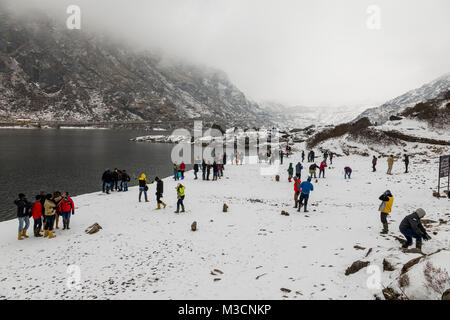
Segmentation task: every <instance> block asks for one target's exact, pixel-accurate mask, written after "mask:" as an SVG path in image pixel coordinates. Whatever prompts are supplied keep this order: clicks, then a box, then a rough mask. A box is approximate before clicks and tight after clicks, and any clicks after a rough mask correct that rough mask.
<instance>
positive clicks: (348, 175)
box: [344, 167, 352, 179]
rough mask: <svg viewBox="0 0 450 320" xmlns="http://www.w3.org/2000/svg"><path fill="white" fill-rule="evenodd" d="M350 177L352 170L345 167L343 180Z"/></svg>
mask: <svg viewBox="0 0 450 320" xmlns="http://www.w3.org/2000/svg"><path fill="white" fill-rule="evenodd" d="M351 175H352V168H350V167H345V168H344V179H347V177H348V178H349V179H350V178H351Z"/></svg>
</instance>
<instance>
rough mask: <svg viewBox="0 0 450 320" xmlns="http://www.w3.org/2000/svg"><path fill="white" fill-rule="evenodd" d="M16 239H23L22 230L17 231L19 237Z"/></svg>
mask: <svg viewBox="0 0 450 320" xmlns="http://www.w3.org/2000/svg"><path fill="white" fill-rule="evenodd" d="M17 240H23V238H22V232H19V237H18V238H17Z"/></svg>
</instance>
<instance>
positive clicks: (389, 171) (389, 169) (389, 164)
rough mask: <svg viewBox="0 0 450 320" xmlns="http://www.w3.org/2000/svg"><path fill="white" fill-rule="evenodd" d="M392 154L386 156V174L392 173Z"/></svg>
mask: <svg viewBox="0 0 450 320" xmlns="http://www.w3.org/2000/svg"><path fill="white" fill-rule="evenodd" d="M394 161H395V160H394V156H393V155H391V156H390V157H388V159H387V163H388V170H387V174H392V166H393V165H394Z"/></svg>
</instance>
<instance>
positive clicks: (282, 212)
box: [281, 210, 289, 216]
mask: <svg viewBox="0 0 450 320" xmlns="http://www.w3.org/2000/svg"><path fill="white" fill-rule="evenodd" d="M281 215H282V216H289V213H288V212H286V211H284V210H283V211H281Z"/></svg>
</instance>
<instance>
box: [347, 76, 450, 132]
mask: <svg viewBox="0 0 450 320" xmlns="http://www.w3.org/2000/svg"><path fill="white" fill-rule="evenodd" d="M448 90H450V73H447V74H445V75H443V76H441V77H439V78H438V79H436V80H434V81H432V82H430V83H427V84H425V85H423V86H422V87H420V88H417V89H414V90H411V91H408V92H407V93H405V94H403V95H401V96H399V97H397V98H395V99H392V100H390V101H388V102H386V103H384V104H383V105H381V106H379V107H377V108H370V109H367V110H366V111H364V112H362V113H361V114H360V115H359V116H358V117H356V119H355V120H354V121H357V120H359V119H362V118H369V120H370V121H371V122H372V123H378V124H383V123H385V122H386V121H388V120H389V117H390V116H391V115H395V114H397V113H400V112H402V111H403V110H404V109H406V108H408V107H412V106H414V105H416V104H418V103H420V102H423V101H427V100H431V99H435V98H436V97H438V96H439V95H441V94H442V93H443V92H445V91H448Z"/></svg>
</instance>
